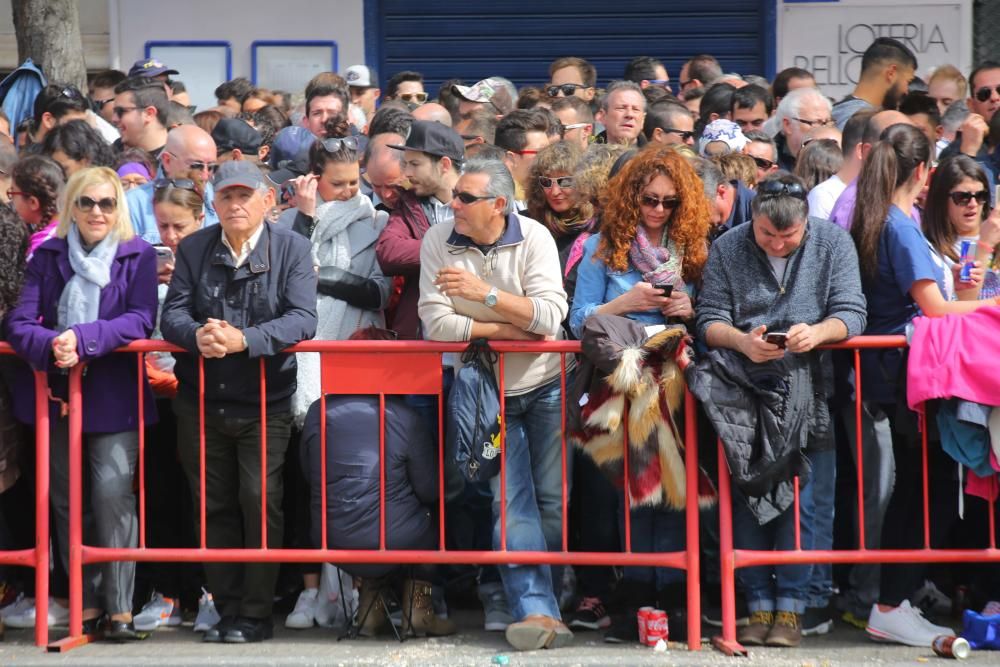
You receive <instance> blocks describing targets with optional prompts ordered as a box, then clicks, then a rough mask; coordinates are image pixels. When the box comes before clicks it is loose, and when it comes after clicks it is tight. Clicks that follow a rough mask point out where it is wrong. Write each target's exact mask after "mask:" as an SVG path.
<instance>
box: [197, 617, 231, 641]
mask: <svg viewBox="0 0 1000 667" xmlns="http://www.w3.org/2000/svg"><path fill="white" fill-rule="evenodd" d="M234 623H236V617H235V616H223V617H222V618H221V619H219V622H218V623H216V624H215V627H214V628H211V629H209V630H206V631H205V634H204V635H202V638H201V640H202V641H203V642H208V643H210V644H218V643H220V642H221V641H222V638H223V637H225V635H226V632H228V631H229V628H231V627H232V626H233V624H234Z"/></svg>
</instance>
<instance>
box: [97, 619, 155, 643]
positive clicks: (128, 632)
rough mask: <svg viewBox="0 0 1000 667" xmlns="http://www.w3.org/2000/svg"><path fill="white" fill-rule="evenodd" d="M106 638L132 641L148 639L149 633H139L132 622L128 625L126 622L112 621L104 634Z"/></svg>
mask: <svg viewBox="0 0 1000 667" xmlns="http://www.w3.org/2000/svg"><path fill="white" fill-rule="evenodd" d="M104 638H105V639H112V640H115V641H130V640H135V639H148V638H149V633H148V632H139V631H137V630H136V629H135V625H133V624H132V622H131V621H130V622H128V623H126V622H125V621H114V620H112V621H109V623H108V629H107V630H106V631H105V633H104Z"/></svg>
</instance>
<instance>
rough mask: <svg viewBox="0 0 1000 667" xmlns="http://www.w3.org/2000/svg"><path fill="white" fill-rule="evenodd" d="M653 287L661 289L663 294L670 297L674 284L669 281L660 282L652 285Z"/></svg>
mask: <svg viewBox="0 0 1000 667" xmlns="http://www.w3.org/2000/svg"><path fill="white" fill-rule="evenodd" d="M653 287H654V288H656V289H658V290H663V296H665V297H668V298H669V297H670V295H671V294H673V293H674V286H673V285H671V284H669V283H662V284H660V285H653Z"/></svg>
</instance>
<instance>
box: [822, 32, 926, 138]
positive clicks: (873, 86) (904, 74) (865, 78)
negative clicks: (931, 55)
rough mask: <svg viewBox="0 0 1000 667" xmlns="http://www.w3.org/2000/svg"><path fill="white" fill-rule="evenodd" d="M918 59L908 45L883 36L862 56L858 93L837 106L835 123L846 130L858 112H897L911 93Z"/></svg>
mask: <svg viewBox="0 0 1000 667" xmlns="http://www.w3.org/2000/svg"><path fill="white" fill-rule="evenodd" d="M916 70H917V57H916V56H915V55H913V51H911V50H910V49H909V48H907V46H906V45H905V44H903V43H902V42H900V41H897V40H895V39H892V38H891V37H879V38H878V39H876V40H875V41H874V42H872V44H871V46H869V47H868V48H867V49H865V53H864V55H863V56H861V78H860V79H859V80H858V85H857V86H855V87H854V92H852V93H851V94H850V95H848V96H847V97H845V98H844V99H842V100H841V101H839V102H837V103H836V104H835V105H833V121H834V122H835V123H836V124H837V129H838V130H841V131H843V129H844V125H846V124H847V119H848V118H850V117H851V116H853V115H854V114H855V113H857V112H858V111H863V110H874V111H878V110H879V109H889V110H892V109H895V108H896V107H897V106H899V100H900V99H902V97H903V95H906V93H908V92H909V90H910V81H911V80H912V79H913V75H914V73H915V72H916Z"/></svg>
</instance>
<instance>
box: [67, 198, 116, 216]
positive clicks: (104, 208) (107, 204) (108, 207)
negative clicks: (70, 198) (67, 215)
mask: <svg viewBox="0 0 1000 667" xmlns="http://www.w3.org/2000/svg"><path fill="white" fill-rule="evenodd" d="M74 203H75V204H76V207H77V208H78V209H80V210H81V211H92V210H94V207H95V206H97V207H98V208H99V209H101V213H114V212H115V209H116V208H118V200H117V199H115V198H114V197H104V198H102V199H93V198H92V197H87V196H82V197H77V198H76V201H75V202H74Z"/></svg>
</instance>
